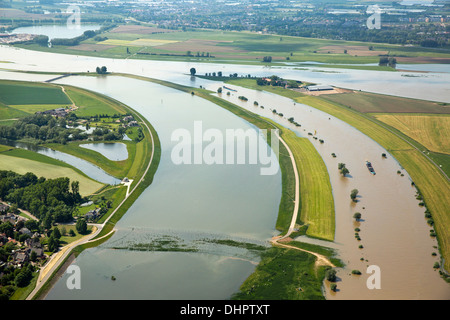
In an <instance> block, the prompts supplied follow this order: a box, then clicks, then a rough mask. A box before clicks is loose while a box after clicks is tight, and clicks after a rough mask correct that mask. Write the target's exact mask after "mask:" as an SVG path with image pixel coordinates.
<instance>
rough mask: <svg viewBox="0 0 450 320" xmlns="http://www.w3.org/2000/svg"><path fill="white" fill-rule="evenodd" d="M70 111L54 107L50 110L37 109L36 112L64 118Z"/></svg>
mask: <svg viewBox="0 0 450 320" xmlns="http://www.w3.org/2000/svg"><path fill="white" fill-rule="evenodd" d="M69 112H70V109H66V108H56V109H52V110H45V111H38V112H36V114H43V115H48V114H49V115H52V116H54V117H56V118H65V117H66V116H67V115H68V114H69Z"/></svg>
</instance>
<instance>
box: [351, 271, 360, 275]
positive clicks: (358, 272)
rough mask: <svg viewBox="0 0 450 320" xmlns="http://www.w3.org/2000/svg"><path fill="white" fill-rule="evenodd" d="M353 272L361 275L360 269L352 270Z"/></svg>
mask: <svg viewBox="0 0 450 320" xmlns="http://www.w3.org/2000/svg"><path fill="white" fill-rule="evenodd" d="M352 274H356V275H360V274H361V271H359V270H352Z"/></svg>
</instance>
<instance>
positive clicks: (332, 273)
mask: <svg viewBox="0 0 450 320" xmlns="http://www.w3.org/2000/svg"><path fill="white" fill-rule="evenodd" d="M325 278H326V279H327V280H328V281H330V282H336V279H337V277H336V270H334V269H329V270H327V271H326V272H325Z"/></svg>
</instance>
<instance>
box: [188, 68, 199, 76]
mask: <svg viewBox="0 0 450 320" xmlns="http://www.w3.org/2000/svg"><path fill="white" fill-rule="evenodd" d="M189 71H190V72H191V76H195V74H196V73H197V70H195V68H191V69H190V70H189Z"/></svg>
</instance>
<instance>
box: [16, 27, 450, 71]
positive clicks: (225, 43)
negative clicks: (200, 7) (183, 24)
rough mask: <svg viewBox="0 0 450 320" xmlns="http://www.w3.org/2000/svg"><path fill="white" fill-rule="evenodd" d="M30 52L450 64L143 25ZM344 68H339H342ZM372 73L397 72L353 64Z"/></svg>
mask: <svg viewBox="0 0 450 320" xmlns="http://www.w3.org/2000/svg"><path fill="white" fill-rule="evenodd" d="M17 46H19V47H24V48H28V49H32V50H41V51H49V52H56V53H58V52H59V53H72V54H77V55H79V54H84V55H89V56H100V57H109V58H133V59H157V60H181V61H204V62H221V63H246V64H260V63H263V58H264V57H266V56H270V57H271V58H272V60H271V63H272V64H273V65H276V64H280V63H283V64H284V63H285V62H307V61H315V62H321V63H325V64H327V67H334V66H336V67H338V68H339V65H342V64H349V63H350V64H368V63H378V62H379V56H380V55H385V54H387V53H389V54H391V55H392V54H393V53H395V55H396V56H397V61H398V62H405V63H433V62H434V63H438V61H447V62H448V61H450V54H448V53H443V52H439V51H436V50H435V51H433V50H431V51H430V50H427V49H421V48H413V49H411V48H409V47H401V46H395V45H387V44H377V43H365V42H356V41H343V40H326V39H315V38H302V37H294V36H278V35H272V34H263V33H256V32H248V31H241V32H233V31H221V30H207V29H195V30H189V31H181V30H169V29H161V28H157V27H154V26H144V25H131V24H129V25H119V26H118V27H116V28H114V29H111V30H109V31H106V32H104V33H101V34H100V35H99V36H98V37H95V38H90V39H87V40H84V41H82V42H81V43H79V44H77V45H75V46H62V45H56V46H53V47H52V48H48V47H41V46H39V45H37V44H17ZM405 59H406V60H405ZM340 67H342V66H340ZM354 67H355V68H363V69H364V68H367V69H371V70H374V69H375V70H395V69H393V68H390V67H385V66H376V65H375V66H354Z"/></svg>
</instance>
